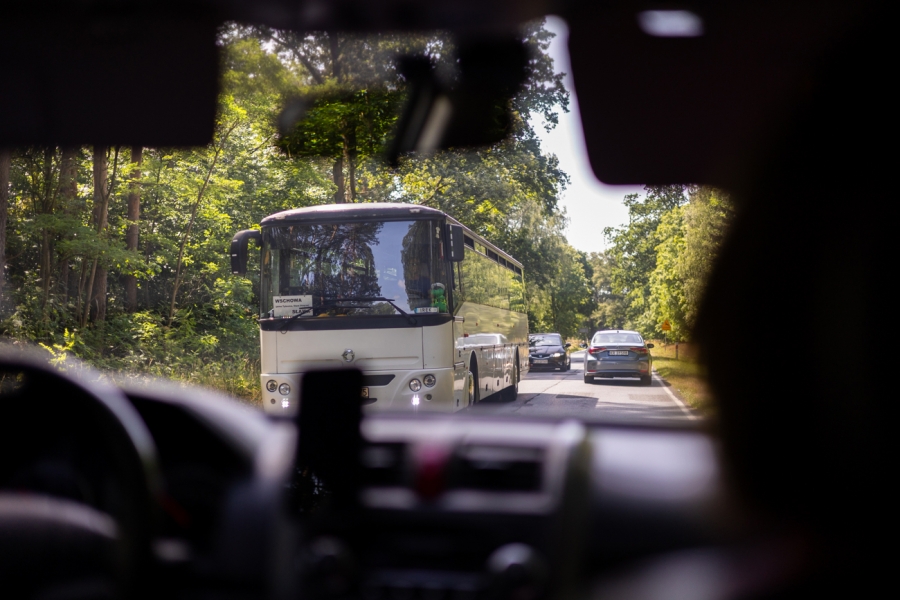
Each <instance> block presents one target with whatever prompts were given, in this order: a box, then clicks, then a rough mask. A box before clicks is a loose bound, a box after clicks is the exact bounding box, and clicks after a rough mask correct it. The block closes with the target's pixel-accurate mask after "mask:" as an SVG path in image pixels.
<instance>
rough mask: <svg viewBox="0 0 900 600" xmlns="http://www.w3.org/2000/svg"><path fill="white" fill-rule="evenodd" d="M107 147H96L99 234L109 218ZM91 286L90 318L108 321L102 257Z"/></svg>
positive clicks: (105, 277) (97, 261) (96, 209)
mask: <svg viewBox="0 0 900 600" xmlns="http://www.w3.org/2000/svg"><path fill="white" fill-rule="evenodd" d="M106 152H107V148H106V147H105V146H94V225H95V226H96V227H97V233H98V234H101V235H102V234H103V232H104V231H105V230H106V225H107V222H108V218H109V210H108V209H109V205H108V202H109V164H108V162H107V158H106ZM91 280H92V282H91V284H90V285H88V293H89V294H90V302H88V303H87V307H88V308H89V309H90V317H91V320H92V321H94V322H97V321H105V320H106V292H107V287H108V286H107V272H106V268H105V267H104V266H103V265H102V264H101V263H100V257H99V256H97V257H96V258H95V259H94V264H93V265H92V267H91Z"/></svg>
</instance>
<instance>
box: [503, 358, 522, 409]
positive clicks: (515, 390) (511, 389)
mask: <svg viewBox="0 0 900 600" xmlns="http://www.w3.org/2000/svg"><path fill="white" fill-rule="evenodd" d="M518 397H519V358H518V357H516V364H515V365H513V368H512V381H511V382H510V383H509V386H507V387H506V388H505V389H504V390H503V399H504V400H506V401H507V402H513V401H515V399H516V398H518Z"/></svg>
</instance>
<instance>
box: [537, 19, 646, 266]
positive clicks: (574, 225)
mask: <svg viewBox="0 0 900 600" xmlns="http://www.w3.org/2000/svg"><path fill="white" fill-rule="evenodd" d="M547 29H548V30H550V31H552V32H553V33H555V34H556V37H555V38H553V41H552V42H551V44H550V56H551V57H552V58H553V61H554V66H555V68H556V70H557V72H559V71H562V72H563V73H566V79H565V83H566V89H568V90H569V94H570V98H569V112H568V113H563V112H560V114H559V125H557V126H556V128H555V129H553V130H552V131H551V132H550V133H547V132H546V131H544V126H543V120H539V121H536V122H533V123H532V125H533V126H534V129H535V131H537V132H538V135H539V137H540V138H541V147H542V148H543V150H544V152H547V153H550V154H555V155H556V157H557V158H558V159H559V164H560V167H561V168H562V170H563V171H565V172H566V173H567V174H568V175H569V178H570V180H571V181H570V183H569V185H568V186H567V188H566V190H565V191H564V192H563V194H562V197H561V198H560V205H561V206H562V207H563V208H564V209H565V211H566V214H567V216H568V217H569V225H568V228H567V230H566V237H567V238H568V240H569V243H570V244H571V245H572V246H574V247H575V248H576V249H578V250H582V251H584V252H600V251H601V250H603V249H604V248H606V240H604V238H603V228H604V227H617V226H619V225H624V224H625V223H626V222H627V221H628V211H627V210H626V209H625V205H624V204H623V203H622V199H623V198H624V197H625V195H626V194H632V193H635V192H637V193H641V194H642V193H643V187H642V186H624V185H622V186H620V185H606V184H603V183H600V181H598V180H597V178H596V177H594V173H593V171H591V166H590V164H589V163H588V159H587V151H586V150H585V146H584V135H583V134H582V131H581V118H580V117H579V114H578V99H577V98H576V97H575V88H574V86H573V84H572V69H571V67H570V66H569V51H568V48H567V45H566V40H567V39H568V35H569V34H568V28H567V27H566V23H565V21H563V20H562V19H560V18H558V17H548V19H547Z"/></svg>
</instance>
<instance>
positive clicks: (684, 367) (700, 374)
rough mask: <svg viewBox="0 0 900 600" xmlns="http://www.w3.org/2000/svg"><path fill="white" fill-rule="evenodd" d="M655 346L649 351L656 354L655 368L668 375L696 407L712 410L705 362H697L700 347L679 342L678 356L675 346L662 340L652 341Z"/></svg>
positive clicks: (675, 388) (673, 385)
mask: <svg viewBox="0 0 900 600" xmlns="http://www.w3.org/2000/svg"><path fill="white" fill-rule="evenodd" d="M653 343H654V345H655V347H654V348H653V349H652V350H651V351H650V354H651V355H652V356H653V368H654V369H656V372H657V373H659V376H660V377H662V378H663V379H665V380H666V381H667V382H668V383H669V384H670V385H671V386H672V390H673V391H674V392H675V393H676V394H677V395H678V396H679V397H680V398H681V399H682V400H683V401H684V403H685V404H687V405H688V406H690V407H691V408H693V409H694V410H696V411H698V412H700V413H703V414H709V413H710V411H711V409H712V397H711V395H710V392H709V388H708V387H707V385H706V375H705V372H704V369H703V365H701V364H699V363H698V362H697V349H696V347H695V346H693V345H692V344H689V343H681V344H678V358H677V359H676V358H675V352H676V346H675V344H673V343H669V344H668V345H665V344H664V342H662V341H661V340H654V341H653Z"/></svg>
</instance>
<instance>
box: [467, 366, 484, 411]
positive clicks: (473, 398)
mask: <svg viewBox="0 0 900 600" xmlns="http://www.w3.org/2000/svg"><path fill="white" fill-rule="evenodd" d="M469 382H470V387H469V406H475V405H476V404H478V403H479V402H481V389H480V388H479V384H478V362H477V361H476V360H475V357H474V356H473V357H472V360H471V362H470V363H469Z"/></svg>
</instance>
